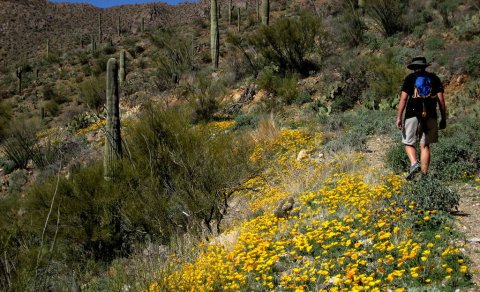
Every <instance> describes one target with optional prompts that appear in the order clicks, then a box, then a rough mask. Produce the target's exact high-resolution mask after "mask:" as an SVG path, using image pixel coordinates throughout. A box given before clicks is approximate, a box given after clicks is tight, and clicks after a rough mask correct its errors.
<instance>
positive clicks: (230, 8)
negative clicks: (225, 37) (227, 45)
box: [228, 0, 233, 24]
mask: <svg viewBox="0 0 480 292" xmlns="http://www.w3.org/2000/svg"><path fill="white" fill-rule="evenodd" d="M232 9H233V7H232V0H228V24H232Z"/></svg>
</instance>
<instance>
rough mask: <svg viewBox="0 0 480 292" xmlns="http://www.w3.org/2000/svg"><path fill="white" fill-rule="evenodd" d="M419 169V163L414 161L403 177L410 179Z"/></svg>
mask: <svg viewBox="0 0 480 292" xmlns="http://www.w3.org/2000/svg"><path fill="white" fill-rule="evenodd" d="M419 171H420V163H415V164H413V165H411V166H410V171H409V172H408V174H407V176H406V177H405V178H406V179H407V180H411V179H412V178H413V175H414V174H415V173H417V172H419Z"/></svg>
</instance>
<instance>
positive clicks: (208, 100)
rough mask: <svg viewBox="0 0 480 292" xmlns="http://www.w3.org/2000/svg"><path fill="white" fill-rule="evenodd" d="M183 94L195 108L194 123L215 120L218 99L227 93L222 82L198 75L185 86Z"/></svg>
mask: <svg viewBox="0 0 480 292" xmlns="http://www.w3.org/2000/svg"><path fill="white" fill-rule="evenodd" d="M182 89H183V94H184V96H187V99H189V101H190V104H191V106H192V108H193V113H192V121H193V122H194V123H199V122H208V121H211V120H213V119H214V114H215V113H217V111H218V109H219V104H218V101H217V97H219V96H220V95H221V94H222V93H223V92H224V91H225V85H224V84H223V81H222V80H212V79H207V78H206V77H205V76H204V75H202V74H200V73H199V74H198V75H197V78H195V80H194V81H193V82H192V83H191V84H188V85H186V86H183V88H182Z"/></svg>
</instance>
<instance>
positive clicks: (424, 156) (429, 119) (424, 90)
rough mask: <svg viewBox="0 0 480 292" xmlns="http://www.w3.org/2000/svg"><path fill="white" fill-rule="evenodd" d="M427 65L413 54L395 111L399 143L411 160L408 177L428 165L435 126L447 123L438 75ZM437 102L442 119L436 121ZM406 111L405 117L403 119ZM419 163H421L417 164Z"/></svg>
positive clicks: (435, 140) (436, 132)
mask: <svg viewBox="0 0 480 292" xmlns="http://www.w3.org/2000/svg"><path fill="white" fill-rule="evenodd" d="M428 66H430V64H428V63H427V59H426V58H425V57H416V58H413V59H412V61H411V63H410V64H408V66H407V68H408V69H410V70H413V73H411V74H409V75H408V76H407V77H406V78H405V80H404V81H403V86H402V93H401V95H400V104H399V106H398V112H397V122H396V125H397V128H399V129H401V130H402V143H403V144H404V145H405V152H406V153H407V156H408V159H409V160H410V163H411V164H410V170H409V172H408V174H407V176H406V178H407V179H411V178H412V177H413V175H414V174H415V173H417V172H418V171H419V170H421V171H422V174H423V175H426V174H427V172H428V166H429V165H430V144H432V143H435V142H437V141H438V129H439V128H440V129H445V127H446V126H447V115H446V106H445V99H444V98H443V85H442V82H441V81H440V78H438V76H437V75H435V74H434V73H431V72H427V71H426V70H425V69H426V68H427V67H428ZM437 103H438V104H439V106H440V113H441V119H440V123H439V124H437ZM404 111H405V119H404V120H402V116H403V113H404ZM418 140H420V141H419V142H420V163H419V162H418V161H417V149H416V148H415V144H416V143H417V142H418ZM420 164H421V165H420Z"/></svg>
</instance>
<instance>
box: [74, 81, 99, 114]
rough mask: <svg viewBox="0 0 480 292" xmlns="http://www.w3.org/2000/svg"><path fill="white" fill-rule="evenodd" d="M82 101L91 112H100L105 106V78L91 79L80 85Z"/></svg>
mask: <svg viewBox="0 0 480 292" xmlns="http://www.w3.org/2000/svg"><path fill="white" fill-rule="evenodd" d="M78 89H79V91H80V100H81V101H82V102H83V103H85V104H86V105H87V107H88V108H89V109H91V110H96V111H99V110H100V109H101V108H102V107H103V105H104V104H105V90H106V81H105V77H89V78H86V79H85V80H84V81H83V82H82V83H80V84H79V85H78Z"/></svg>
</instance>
